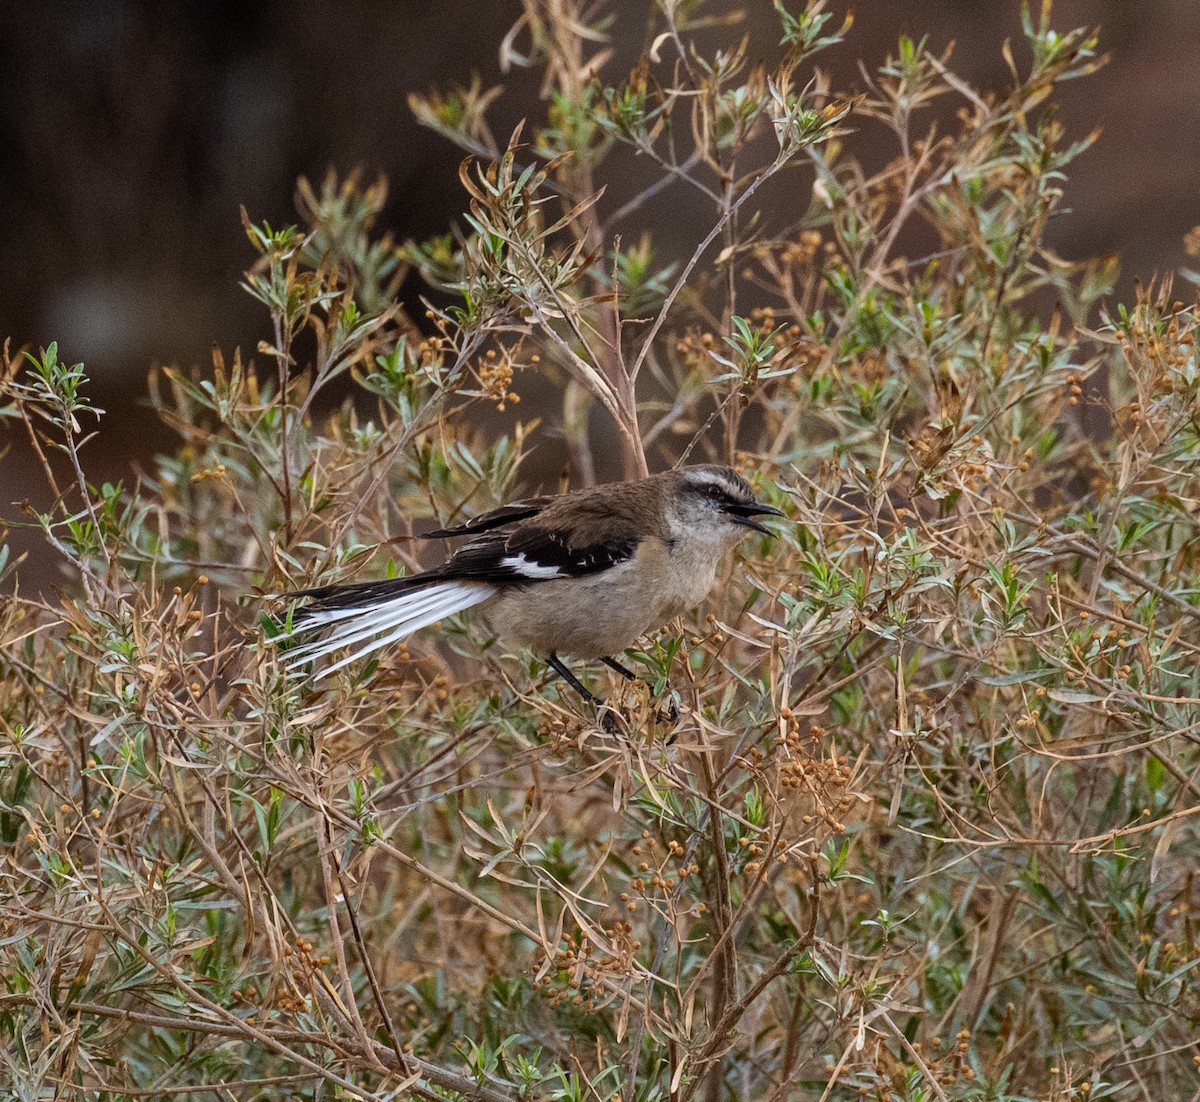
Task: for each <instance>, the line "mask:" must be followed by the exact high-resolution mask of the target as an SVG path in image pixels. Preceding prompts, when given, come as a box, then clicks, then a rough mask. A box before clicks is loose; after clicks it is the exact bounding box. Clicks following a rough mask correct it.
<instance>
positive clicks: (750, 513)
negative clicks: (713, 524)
mask: <svg viewBox="0 0 1200 1102" xmlns="http://www.w3.org/2000/svg"><path fill="white" fill-rule="evenodd" d="M725 512H727V513H728V514H729V515H730V516H731V517H732V518H733V523H734V524H740V525H741V526H742V527H743V528H753V529H754V531H756V532H761V533H762V534H763V535H764V536H770V535H773V534H774V533H773V532H772V531H771V529H770V528H766V527H764V526H763V525H761V524H759V523H758V521H756V520H752V519H751V518H752V517H764V516H768V517H781V516H783V515H784V514H783V510H782V509H776V508H775V506H774V505H764V504H763V503H762V502H761V501H752V502H750V504H748V505H726V506H725Z"/></svg>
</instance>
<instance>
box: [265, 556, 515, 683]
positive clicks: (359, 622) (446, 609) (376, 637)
mask: <svg viewBox="0 0 1200 1102" xmlns="http://www.w3.org/2000/svg"><path fill="white" fill-rule="evenodd" d="M495 592H496V590H495V587H494V586H490V585H488V584H487V583H486V582H464V581H447V580H445V579H437V578H428V577H423V576H421V575H416V576H414V577H411V578H393V579H391V580H390V581H384V582H360V583H357V584H354V585H331V586H323V587H322V588H320V589H306V590H301V591H299V592H297V593H289V594H287V596H289V597H307V598H308V600H309V603H308V604H306V605H305V606H304V607H303V608H301V609H299V610H298V611H297V612H296V614H295V616H294V618H293V621H292V627H291V629H290V630H288V631H286V632H284V634H283V635H279V636H276V640H283V639H290V638H293V637H294V636H298V635H307V634H308V633H309V632H314V631H320V630H321V629H323V628H327V627H329V628H332V630H331V631H330V632H329V634H328V635H326V636H324V637H323V638H321V639H315V640H313V641H312V642H308V643H303V644H301V645H300V646H298V647H293V648H292V649H290V650H289V651H288V652H287V655H286V658H285V664H286V666H287V668H288V669H289V670H294V669H296V668H297V667H299V666H303V665H305V664H307V663H308V662H312V661H314V660H315V659H317V658H322V657H324V656H325V655H327V654H331V653H333V651H335V650H340V649H341V648H342V647H350V648H351V650H350V652H349V653H348V654H347V655H346V656H345V657H344V658H340V659H339V660H338V661H337V662H335V663H333V665H331V666H326V667H325V668H324V669H322V670H321V671H320V673H318V674H317V676H316V678H314V680H317V681H319V680H320V679H321V678H322V677H327V676H328V675H329V674H331V673H333V672H334V671H335V670H340V669H341V668H342V667H343V666H347V665H349V664H350V663H351V662H354V661H355V660H357V659H359V658H364V657H366V656H367V655H368V654H371V653H372V652H374V651H377V650H379V648H380V647H386V646H387V645H388V644H390V643H398V642H399V641H400V640H401V639H405V638H407V637H408V636H409V635H411V634H412V633H413V632H414V631H419V630H420V629H421V628H425V627H429V625H430V624H434V623H437V621H438V620H441V619H443V618H444V617H446V616H452V615H453V614H454V613H456V612H462V611H463V609H467V608H470V607H471V606H472V605H477V604H481V603H482V602H484V601H486V600H487V599H488V598H489V597H491V596H492V594H494V593H495Z"/></svg>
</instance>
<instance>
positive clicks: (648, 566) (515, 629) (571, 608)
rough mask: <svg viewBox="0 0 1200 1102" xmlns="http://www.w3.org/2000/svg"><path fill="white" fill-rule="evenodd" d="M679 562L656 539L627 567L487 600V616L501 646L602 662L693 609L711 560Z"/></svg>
mask: <svg viewBox="0 0 1200 1102" xmlns="http://www.w3.org/2000/svg"><path fill="white" fill-rule="evenodd" d="M695 558H696V561H681V559H680V557H679V554H678V552H672V551H670V550H669V549H668V548H667V545H666V544H664V543H662V542H661V541H659V540H649V541H647V542H646V543H645V544H643V545H642V546H641V547H640V548H639V549H638V552H637V554H636V555H635V557H634V558H633V559H631V560H630V561H629V562H626V563H622V564H621V565H620V566H616V567H613V568H612V569H611V570H605V571H602V572H600V573H599V574H594V575H589V576H586V577H583V578H563V579H558V580H554V581H547V582H538V583H535V584H533V585H530V586H527V587H524V588H522V589H514V590H510V591H509V592H507V593H502V594H500V595H499V596H497V597H496V598H494V599H493V600H492V601H489V602H488V604H487V607H486V609H485V610H484V611H485V615H486V616H487V618H488V619H489V620H490V621H491V623H492V626H493V627H494V628H495V629H496V632H497V633H498V634H499V635H500V637H501V638H502V639H504V640H505V641H506V642H509V643H514V644H516V645H518V646H525V647H529V648H530V649H531V650H533V651H534V652H535V653H538V654H542V655H545V654H549V653H550V652H552V651H553V652H555V653H557V654H564V655H570V656H573V657H576V658H600V657H603V656H605V655H612V654H620V653H621V651H623V650H624V649H625V648H626V647H628V646H630V645H632V644H633V643H634V642H635V641H636V640H637V638H638V637H639V636H641V635H644V634H645V633H646V632H648V631H651V630H653V629H654V628H657V627H661V626H662V625H663V624H665V623H666V622H667V621H668V620H671V619H673V618H674V617H676V616H679V615H681V614H682V613H684V612H686V611H687V610H688V609H690V608H693V607H695V606H696V605H698V604H699V603H700V602H701V601H703V600H704V598H705V597H706V596H707V595H708V592H709V590H710V589H711V588H712V585H713V580H714V578H715V576H716V566H717V560H716V558H715V557H713V556H703V557H701V556H696V557H695Z"/></svg>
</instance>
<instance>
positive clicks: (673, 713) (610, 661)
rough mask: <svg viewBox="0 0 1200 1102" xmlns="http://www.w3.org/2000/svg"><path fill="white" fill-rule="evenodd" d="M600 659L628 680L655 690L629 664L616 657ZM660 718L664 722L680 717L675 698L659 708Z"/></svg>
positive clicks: (673, 720) (670, 721)
mask: <svg viewBox="0 0 1200 1102" xmlns="http://www.w3.org/2000/svg"><path fill="white" fill-rule="evenodd" d="M600 661H601V662H603V663H604V664H605V665H606V666H607V667H608V668H609V669H610V670H616V671H617V673H619V674H620V675H621V676H622V677H623V678H625V680H626V681H641V683H642V684H643V685H648V686H649V687H650V691H651V692H653V691H654V686H653V685H651V684H650V682H649V681H647V680H646V679H645V678H644V677H638V675H637V674H636V673H634V672H633V670H631V669H630V668H629V667H628V666H626V665H623V664H622V663H620V662H618V661H617V660H616V659H615V658H609V657H605V658H601V659H600ZM658 718H659V721H660V722H662V723H674V722H675V721H676V720H677V719H678V718H679V707H678V706H677V705H676V703H675V701H674V700H671V701H670V702H669V703H668V705H667V707H666V708H660V709H659V712H658Z"/></svg>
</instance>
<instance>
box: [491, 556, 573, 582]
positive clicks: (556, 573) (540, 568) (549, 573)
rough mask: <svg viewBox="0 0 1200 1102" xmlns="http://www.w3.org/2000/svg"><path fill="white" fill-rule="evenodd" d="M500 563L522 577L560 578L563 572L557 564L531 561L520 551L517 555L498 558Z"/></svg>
mask: <svg viewBox="0 0 1200 1102" xmlns="http://www.w3.org/2000/svg"><path fill="white" fill-rule="evenodd" d="M500 565H501V566H503V567H507V568H508V569H509V570H511V571H513V573H514V574H519V575H520V576H521V577H522V578H539V579H545V578H561V577H562V576H563V572H562V570H561V569H559V567H557V566H544V565H543V564H542V563H537V562H532V561H530V560H529V559H528V558H526V557H525V553H524V552H523V551H522V552H521V554H519V555H508V556H507V557H506V558H503V559H501V560H500Z"/></svg>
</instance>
